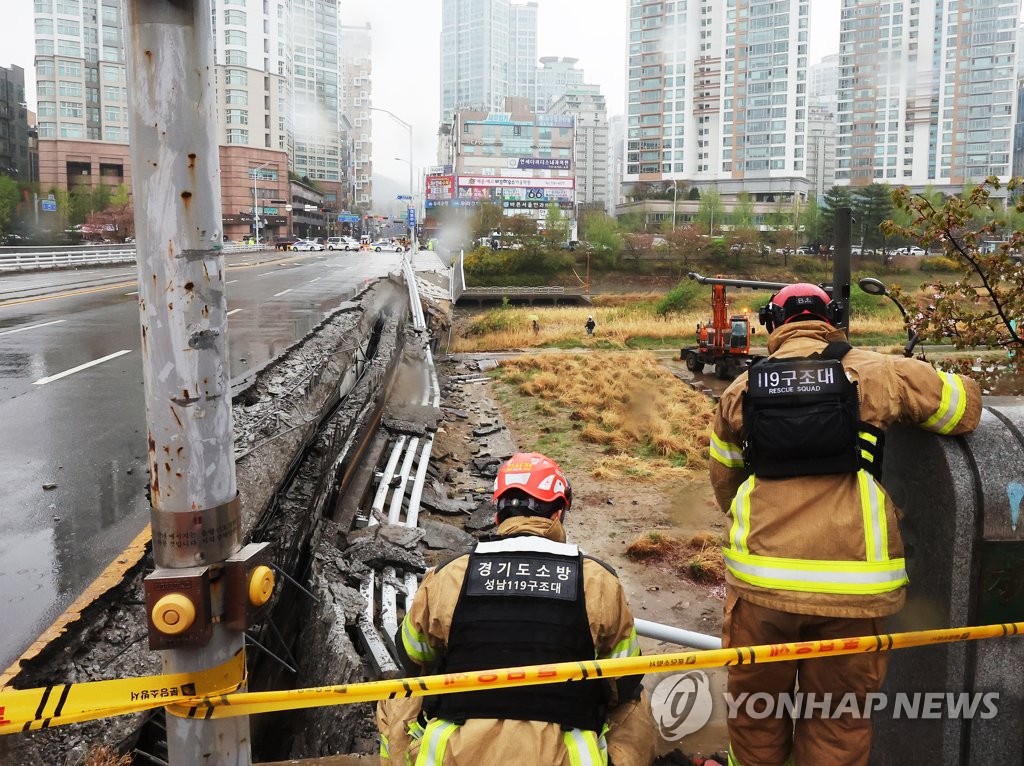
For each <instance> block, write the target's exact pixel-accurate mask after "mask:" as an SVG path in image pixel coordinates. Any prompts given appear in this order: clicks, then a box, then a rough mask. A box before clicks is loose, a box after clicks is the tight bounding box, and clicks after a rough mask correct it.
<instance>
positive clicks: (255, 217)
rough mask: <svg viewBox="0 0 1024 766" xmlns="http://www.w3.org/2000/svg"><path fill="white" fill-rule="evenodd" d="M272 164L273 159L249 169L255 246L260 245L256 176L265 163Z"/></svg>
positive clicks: (265, 165)
mask: <svg viewBox="0 0 1024 766" xmlns="http://www.w3.org/2000/svg"><path fill="white" fill-rule="evenodd" d="M273 164H274V163H273V160H270V161H267V162H264V163H263V164H262V165H260V166H259V167H258V168H253V169H252V171H251V172H252V225H253V228H254V229H255V230H256V247H257V248H259V246H260V215H259V208H258V207H257V206H256V204H257V203H256V178H257V177H258V176H259V174H260V171H261V170H263V168H265V167H267V165H273Z"/></svg>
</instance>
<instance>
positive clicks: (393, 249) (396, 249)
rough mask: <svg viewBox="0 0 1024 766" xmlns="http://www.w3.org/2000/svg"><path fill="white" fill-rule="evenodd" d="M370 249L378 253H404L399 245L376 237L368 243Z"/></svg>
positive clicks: (403, 249)
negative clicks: (375, 239) (374, 240)
mask: <svg viewBox="0 0 1024 766" xmlns="http://www.w3.org/2000/svg"><path fill="white" fill-rule="evenodd" d="M370 249H371V250H375V251H376V252H378V253H404V252H405V248H404V247H402V246H401V245H398V244H395V243H394V242H389V241H388V240H386V239H378V240H377V241H376V242H372V243H371V244H370Z"/></svg>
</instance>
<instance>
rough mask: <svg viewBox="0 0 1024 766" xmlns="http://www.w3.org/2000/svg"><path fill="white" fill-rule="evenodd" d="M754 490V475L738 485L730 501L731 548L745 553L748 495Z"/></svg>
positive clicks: (747, 527) (748, 510)
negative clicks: (734, 495)
mask: <svg viewBox="0 0 1024 766" xmlns="http://www.w3.org/2000/svg"><path fill="white" fill-rule="evenodd" d="M753 490H754V475H753V474H751V475H750V476H748V477H747V480H746V481H744V482H743V483H742V484H740V488H739V489H738V490H736V497H734V498H733V500H732V505H731V506H730V507H729V513H731V514H732V528H731V529H730V530H729V539H730V540H732V547H733V548H735V549H736V550H738V551H742V552H743V553H746V552H747V551H748V550H749V548H748V547H747V537H748V536H749V535H750V493H751V492H752V491H753Z"/></svg>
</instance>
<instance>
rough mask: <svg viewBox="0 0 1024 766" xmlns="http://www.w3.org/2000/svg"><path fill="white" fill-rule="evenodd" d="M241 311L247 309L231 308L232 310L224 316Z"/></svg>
mask: <svg viewBox="0 0 1024 766" xmlns="http://www.w3.org/2000/svg"><path fill="white" fill-rule="evenodd" d="M239 311H245V309H231V311H229V312H228V313H227V314H225V315H224V316H231V315H232V314H237V313H238V312H239Z"/></svg>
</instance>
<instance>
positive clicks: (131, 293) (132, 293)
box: [125, 290, 139, 295]
mask: <svg viewBox="0 0 1024 766" xmlns="http://www.w3.org/2000/svg"><path fill="white" fill-rule="evenodd" d="M138 294H139V291H138V290H132V291H131V292H130V293H125V295H138Z"/></svg>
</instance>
